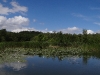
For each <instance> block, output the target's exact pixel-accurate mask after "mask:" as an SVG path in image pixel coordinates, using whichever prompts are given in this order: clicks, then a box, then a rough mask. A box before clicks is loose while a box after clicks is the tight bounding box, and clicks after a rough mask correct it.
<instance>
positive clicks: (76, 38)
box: [0, 29, 100, 47]
mask: <svg viewBox="0 0 100 75" xmlns="http://www.w3.org/2000/svg"><path fill="white" fill-rule="evenodd" d="M26 41H28V42H38V43H40V44H43V43H46V44H48V45H53V46H64V47H67V46H68V47H70V46H75V47H77V46H79V45H81V44H88V45H94V44H95V45H98V46H99V45H100V34H99V33H96V34H87V30H85V29H84V30H83V34H69V33H66V34H63V33H62V32H61V31H60V32H54V33H49V32H48V33H42V32H39V31H21V32H18V33H15V32H9V31H6V29H1V30H0V42H26Z"/></svg>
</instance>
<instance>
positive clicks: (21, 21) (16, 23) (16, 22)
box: [0, 16, 29, 31]
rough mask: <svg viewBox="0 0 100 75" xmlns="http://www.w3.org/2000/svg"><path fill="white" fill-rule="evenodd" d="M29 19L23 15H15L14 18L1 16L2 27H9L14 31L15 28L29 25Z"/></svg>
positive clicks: (0, 23)
mask: <svg viewBox="0 0 100 75" xmlns="http://www.w3.org/2000/svg"><path fill="white" fill-rule="evenodd" d="M28 23H29V19H28V18H25V17H22V16H15V17H13V18H7V17H4V16H0V29H7V30H8V31H13V30H15V29H21V28H23V27H25V26H27V25H28Z"/></svg>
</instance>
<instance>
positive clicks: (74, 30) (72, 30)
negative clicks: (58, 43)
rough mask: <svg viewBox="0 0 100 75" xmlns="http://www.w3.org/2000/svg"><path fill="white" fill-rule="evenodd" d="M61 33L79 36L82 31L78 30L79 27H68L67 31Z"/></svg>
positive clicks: (63, 30)
mask: <svg viewBox="0 0 100 75" xmlns="http://www.w3.org/2000/svg"><path fill="white" fill-rule="evenodd" d="M59 31H62V32H63V33H71V34H74V33H76V34H78V33H81V29H79V28H77V27H71V28H70V27H68V28H66V29H61V30H59Z"/></svg>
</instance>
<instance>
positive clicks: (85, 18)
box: [72, 13, 92, 21]
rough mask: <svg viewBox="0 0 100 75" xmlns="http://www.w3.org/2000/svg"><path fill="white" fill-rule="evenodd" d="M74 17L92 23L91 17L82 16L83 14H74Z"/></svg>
mask: <svg viewBox="0 0 100 75" xmlns="http://www.w3.org/2000/svg"><path fill="white" fill-rule="evenodd" d="M72 15H73V16H75V17H79V18H82V19H83V20H86V21H91V20H92V19H90V18H89V17H87V16H84V15H82V14H76V13H72Z"/></svg>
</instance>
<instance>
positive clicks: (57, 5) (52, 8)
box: [0, 0, 100, 34]
mask: <svg viewBox="0 0 100 75" xmlns="http://www.w3.org/2000/svg"><path fill="white" fill-rule="evenodd" d="M0 29H6V30H7V31H12V32H20V31H42V32H51V33H52V32H53V31H56V32H59V31H62V32H63V33H71V34H73V33H76V34H77V33H82V30H83V29H86V30H87V32H88V33H99V32H100V0H0Z"/></svg>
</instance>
